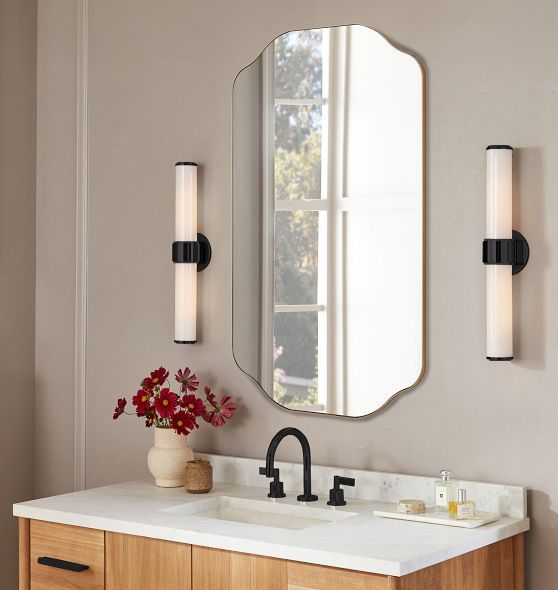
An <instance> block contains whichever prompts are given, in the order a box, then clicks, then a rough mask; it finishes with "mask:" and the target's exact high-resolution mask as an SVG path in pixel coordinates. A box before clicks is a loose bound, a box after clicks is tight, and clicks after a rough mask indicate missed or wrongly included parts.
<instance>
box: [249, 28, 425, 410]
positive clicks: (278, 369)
mask: <svg viewBox="0 0 558 590" xmlns="http://www.w3.org/2000/svg"><path fill="white" fill-rule="evenodd" d="M399 55H401V54H398V52H397V51H395V52H394V51H393V48H391V47H390V46H389V45H388V44H387V43H386V42H385V40H384V39H383V38H382V37H381V36H380V35H378V34H377V33H375V32H373V31H371V30H370V29H367V28H365V27H336V28H330V29H313V30H307V31H295V32H292V33H288V34H285V35H282V36H281V37H279V38H278V39H277V40H276V41H275V42H274V43H272V44H271V45H270V46H269V47H268V48H267V50H266V51H265V52H264V55H263V76H262V81H263V82H262V85H263V88H262V101H263V108H262V113H263V121H262V133H263V138H262V143H263V146H264V150H263V161H262V178H263V196H264V199H263V203H264V206H263V211H262V216H263V223H262V227H263V233H264V235H263V240H262V243H263V245H264V252H263V267H262V271H263V272H262V281H263V285H262V294H263V296H262V302H263V305H262V335H263V338H262V350H261V357H260V358H261V382H262V386H263V387H264V389H265V390H266V391H268V392H271V391H273V397H274V399H275V400H276V401H278V402H279V403H281V404H282V405H285V406H288V407H291V408H298V409H305V410H312V411H318V412H328V413H333V414H345V415H362V414H365V413H368V412H369V411H370V409H369V408H370V403H371V402H370V394H369V393H367V392H368V391H370V389H369V388H368V387H367V382H368V381H369V373H367V372H368V371H369V370H370V368H369V362H368V361H367V355H368V354H371V355H372V354H373V355H374V357H373V358H376V359H379V358H381V349H379V350H378V351H376V350H375V349H374V350H372V348H370V347H371V346H374V347H375V346H376V344H374V343H372V342H370V344H369V341H371V340H374V339H371V338H370V334H371V328H372V329H374V328H375V329H376V331H377V333H381V334H382V335H383V336H382V337H383V340H384V343H386V344H387V340H388V339H389V338H388V337H387V336H386V334H389V333H390V332H391V333H392V334H393V337H392V339H394V342H395V341H396V340H395V339H396V338H397V335H398V333H406V332H403V331H401V330H398V326H397V322H401V323H403V322H406V324H405V325H406V329H407V331H412V330H411V328H412V324H414V323H416V324H417V325H416V327H415V328H416V329H414V333H416V335H417V336H416V339H417V342H412V343H409V346H408V348H409V349H410V350H412V351H413V350H417V343H418V344H420V342H419V341H420V325H419V324H420V317H421V315H420V311H419V313H415V312H416V310H414V306H411V307H410V306H409V305H407V306H406V308H405V304H403V303H401V305H400V307H399V308H397V307H396V304H399V303H400V302H399V301H396V300H397V295H395V296H394V292H393V290H390V289H379V288H378V286H376V287H375V286H374V277H375V276H385V277H391V278H392V279H394V280H397V278H396V277H394V273H395V274H397V273H398V272H399V273H400V275H401V276H404V277H405V278H406V279H408V281H406V284H407V285H409V286H410V288H411V291H413V292H414V291H416V294H417V298H416V300H417V301H418V302H419V304H420V300H421V298H420V289H421V280H420V272H421V270H420V269H421V264H420V255H421V253H420V249H416V256H415V255H414V254H413V255H411V256H410V257H409V256H408V257H407V258H408V262H405V258H404V257H403V256H401V253H402V252H403V251H405V249H407V251H409V250H411V251H412V250H413V249H414V248H415V245H416V244H417V238H419V239H420V237H419V236H418V235H417V234H416V231H417V228H420V218H419V216H420V214H421V207H420V202H419V200H418V197H419V195H417V188H420V186H421V173H422V172H421V158H420V157H417V154H420V153H421V147H420V144H418V145H415V144H414V142H411V143H409V142H406V143H407V144H408V145H405V142H403V143H404V144H403V145H402V144H401V143H402V142H399V144H398V140H399V138H400V137H409V134H410V133H412V134H414V136H416V137H417V138H418V139H419V140H420V137H421V131H420V125H421V117H420V116H419V115H420V113H419V110H418V109H420V104H421V102H420V97H418V96H417V91H416V90H415V87H412V91H409V88H410V87H409V88H407V87H405V82H403V83H402V84H401V86H399V87H398V86H397V84H396V82H397V81H398V80H403V81H404V80H405V76H403V75H402V74H401V73H400V74H399V75H393V76H392V75H391V70H390V68H391V69H394V68H393V64H394V61H393V60H394V59H395V60H399V62H401V63H402V64H403V65H402V66H399V62H398V67H402V68H403V69H405V68H407V67H409V68H411V67H413V68H416V64H415V63H414V62H413V61H412V60H406V56H405V60H406V62H408V66H407V65H406V63H404V62H403V60H401V59H400V58H399ZM394 56H395V57H394ZM371 68H374V70H373V71H374V76H371V75H370V72H371ZM398 71H399V72H402V70H401V69H399V70H398ZM415 79H416V75H413V76H412V80H413V83H414V80H415ZM387 80H389V84H388V83H386V81H387ZM380 81H382V82H383V83H380ZM418 88H419V89H420V86H419V87H418ZM395 103H396V105H395ZM417 105H419V106H418V107H417ZM390 106H393V107H395V106H397V108H393V109H389V107H390ZM387 112H395V113H396V117H395V118H394V117H392V116H386V113H387ZM413 126H416V127H417V129H416V132H415V131H410V129H411V128H413ZM371 130H372V131H373V133H371ZM394 179H395V182H394ZM394 227H396V228H398V236H397V238H398V240H399V246H398V248H399V250H397V247H396V248H394V249H392V250H393V252H392V253H391V258H390V255H387V256H385V257H384V258H385V260H383V261H382V262H380V263H379V264H380V265H381V268H379V269H378V268H376V273H374V272H373V271H372V270H371V269H370V268H367V270H366V272H363V268H362V265H363V263H364V265H366V262H367V255H366V254H365V255H363V254H362V253H363V252H369V253H374V252H377V248H378V244H379V243H380V244H381V243H388V242H389V241H390V239H391V238H392V235H391V234H390V232H391V231H392V230H391V229H390V228H394ZM419 243H420V242H419ZM394 263H395V264H394ZM376 264H378V262H376ZM409 294H410V293H405V291H403V292H402V296H404V297H408V296H409ZM386 297H389V298H390V299H391V300H390V301H388V300H386ZM419 304H417V305H419ZM382 307H383V308H384V309H385V313H384V314H382V312H380V313H379V312H378V310H379V309H382ZM391 309H394V310H396V309H409V310H410V312H409V313H408V314H407V313H405V314H401V313H399V311H398V312H397V314H394V313H392V312H391V311H390V310H391ZM413 314H414V315H413ZM377 344H379V346H380V347H381V346H382V343H381V342H379V343H377ZM418 350H419V351H420V345H419V346H418ZM402 352H404V351H402ZM392 357H393V360H392V361H391V363H393V370H394V371H397V372H399V373H401V374H402V375H404V374H405V375H406V374H407V373H409V372H410V373H413V372H414V371H415V369H414V366H415V365H417V366H418V365H419V364H420V362H421V359H420V358H419V353H414V354H411V355H409V358H410V361H409V363H410V365H409V370H408V371H406V370H405V367H403V366H402V363H401V359H400V358H399V359H398V358H397V357H395V356H394V355H393V349H392ZM386 374H387V373H386ZM387 377H388V379H389V375H387ZM405 379H407V377H406V376H405ZM374 385H375V387H373V388H372V390H373V391H374V390H376V389H377V391H378V393H380V394H381V393H384V394H385V392H386V391H389V390H390V388H392V387H393V385H394V384H393V383H392V382H387V381H386V383H385V384H384V383H377V384H376V383H374ZM349 390H352V395H351V397H350V398H349V396H348V395H347V392H348V391H349ZM371 393H372V392H371Z"/></svg>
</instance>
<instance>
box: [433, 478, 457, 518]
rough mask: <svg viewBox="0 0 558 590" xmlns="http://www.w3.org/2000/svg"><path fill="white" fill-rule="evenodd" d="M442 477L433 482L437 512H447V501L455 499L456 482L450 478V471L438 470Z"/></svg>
mask: <svg viewBox="0 0 558 590" xmlns="http://www.w3.org/2000/svg"><path fill="white" fill-rule="evenodd" d="M440 475H441V476H442V479H439V480H438V481H435V482H434V493H435V502H434V504H435V506H436V511H437V512H448V509H449V503H450V502H454V501H455V500H457V482H455V481H454V480H452V479H451V475H452V473H451V471H448V470H447V469H443V470H442V471H440Z"/></svg>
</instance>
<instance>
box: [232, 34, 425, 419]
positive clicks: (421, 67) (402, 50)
mask: <svg viewBox="0 0 558 590" xmlns="http://www.w3.org/2000/svg"><path fill="white" fill-rule="evenodd" d="M350 26H361V27H365V28H367V29H370V30H372V31H374V32H375V33H377V34H378V35H380V36H381V37H382V38H383V39H384V40H385V41H386V43H388V44H389V45H390V46H391V47H393V48H394V49H395V50H396V51H399V52H400V53H403V54H405V55H408V56H409V57H411V58H412V59H413V60H414V61H415V63H416V64H417V66H418V68H419V70H420V75H421V81H422V92H421V100H422V105H421V115H422V155H421V156H422V167H421V169H422V187H421V188H422V200H421V205H422V216H421V219H422V222H421V231H422V240H421V247H422V256H421V259H422V273H421V279H422V289H421V297H422V305H421V308H422V322H421V323H422V350H421V352H422V364H421V370H420V373H419V375H418V377H417V379H416V381H415V382H414V383H412V384H411V385H409V386H408V387H405V388H403V389H400V390H399V391H396V392H395V393H394V394H392V395H391V396H390V397H389V398H388V399H387V400H386V401H385V402H384V403H383V404H382V405H381V406H380V407H379V408H377V409H375V410H373V411H372V412H369V413H368V414H363V415H361V416H347V415H343V414H331V413H328V412H316V411H314V410H303V409H298V408H296V409H295V408H289V407H286V406H283V405H282V404H280V403H279V402H277V401H276V400H274V399H273V398H272V397H271V396H270V395H269V394H268V393H267V391H265V389H264V388H263V387H262V385H261V384H260V382H259V381H258V380H257V379H256V378H255V377H254V376H253V375H251V374H250V373H248V372H247V371H245V370H244V369H243V368H242V367H241V366H240V364H239V362H238V360H237V358H236V355H235V352H234V334H235V317H234V301H235V295H234V293H235V291H234V284H235V277H234V243H235V227H234V209H235V204H234V162H235V157H234V149H233V147H234V146H233V143H234V87H235V84H236V82H237V80H238V78H239V76H240V75H241V74H242V72H244V70H246V69H248V68H249V67H250V66H252V65H253V64H254V63H256V62H257V61H258V59H260V57H261V56H262V54H263V53H264V52H265V50H266V49H267V48H268V47H269V46H270V45H271V44H272V43H275V41H276V40H277V39H279V37H282V36H283V35H286V34H288V33H294V32H299V31H309V30H313V29H317V28H319V29H325V28H328V29H332V28H337V27H350ZM426 96H427V94H426V67H425V66H424V64H423V63H422V61H421V60H420V59H419V57H418V56H417V54H416V53H415V52H413V51H410V50H409V49H407V48H404V47H403V46H402V45H399V44H398V43H395V42H394V41H392V40H391V39H390V38H389V37H387V36H386V35H385V34H384V33H382V32H380V31H378V30H377V29H375V28H373V27H369V26H368V25H363V24H360V23H348V24H340V25H330V26H321V27H309V28H302V29H290V30H288V31H284V32H283V33H280V34H279V35H277V36H276V37H274V38H273V39H272V40H271V41H270V42H269V43H268V44H267V45H266V46H265V47H264V48H263V49H262V50H261V51H260V52H259V53H258V55H257V56H256V57H255V58H254V59H253V60H252V61H251V62H249V63H248V64H246V65H245V66H244V67H242V68H241V69H240V71H239V72H238V73H237V74H236V75H235V77H234V80H233V84H232V91H231V102H230V105H231V107H230V115H231V123H230V129H231V139H230V143H229V145H230V150H231V159H230V163H231V174H230V181H231V241H230V245H231V251H230V259H229V260H230V264H231V287H232V292H231V352H232V356H233V360H234V362H235V364H236V366H237V367H238V368H239V369H240V370H241V371H242V373H244V374H245V375H247V376H248V377H250V379H251V380H252V381H253V382H254V383H255V384H256V385H257V386H258V388H259V389H260V391H261V392H262V393H263V395H264V397H265V398H266V399H267V400H268V401H269V402H271V403H272V404H273V405H275V406H277V407H279V408H281V409H282V410H284V411H286V412H296V413H301V414H312V415H315V416H326V417H335V418H341V419H347V420H362V419H364V418H371V417H372V416H375V415H376V414H379V413H380V412H383V411H384V410H385V409H386V408H387V407H388V406H389V405H390V404H391V403H392V402H393V401H394V400H395V398H397V397H398V396H400V395H401V394H403V393H405V392H408V391H409V390H411V389H414V388H415V387H417V386H418V385H419V384H420V383H421V382H422V380H423V379H424V377H425V375H426Z"/></svg>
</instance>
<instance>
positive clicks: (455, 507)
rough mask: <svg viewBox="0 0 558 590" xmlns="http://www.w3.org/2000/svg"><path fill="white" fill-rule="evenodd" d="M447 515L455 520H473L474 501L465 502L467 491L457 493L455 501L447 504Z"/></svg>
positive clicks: (474, 513) (474, 511)
mask: <svg viewBox="0 0 558 590" xmlns="http://www.w3.org/2000/svg"><path fill="white" fill-rule="evenodd" d="M449 514H450V516H451V518H454V519H455V520H471V519H473V518H475V515H476V509H475V502H474V500H467V490H458V491H457V500H455V501H452V502H450V503H449Z"/></svg>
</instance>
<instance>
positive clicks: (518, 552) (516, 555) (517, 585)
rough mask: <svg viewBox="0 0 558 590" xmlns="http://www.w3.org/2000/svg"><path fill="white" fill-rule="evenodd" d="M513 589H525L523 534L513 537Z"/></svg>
mask: <svg viewBox="0 0 558 590" xmlns="http://www.w3.org/2000/svg"><path fill="white" fill-rule="evenodd" d="M513 590H525V534H524V533H521V534H519V535H515V536H514V537H513Z"/></svg>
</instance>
